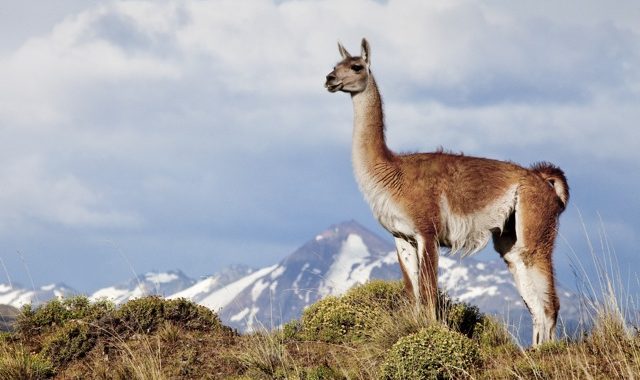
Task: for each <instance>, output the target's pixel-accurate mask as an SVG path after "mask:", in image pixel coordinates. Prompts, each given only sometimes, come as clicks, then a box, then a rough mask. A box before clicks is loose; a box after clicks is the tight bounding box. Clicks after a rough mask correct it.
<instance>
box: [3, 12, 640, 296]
mask: <svg viewBox="0 0 640 380" xmlns="http://www.w3.org/2000/svg"><path fill="white" fill-rule="evenodd" d="M7 4H8V5H0V258H2V262H3V263H4V264H5V266H6V268H7V272H8V274H9V276H10V277H11V279H12V280H13V281H18V282H21V283H23V284H28V283H30V280H29V279H28V272H30V274H31V276H32V277H33V279H34V282H35V283H36V285H39V284H45V283H49V282H60V281H62V282H65V283H67V284H69V285H71V286H73V287H76V288H78V289H81V290H87V291H88V290H93V289H95V288H97V287H101V286H105V285H108V284H111V283H114V282H119V281H122V280H125V279H127V278H128V277H130V276H131V274H132V272H133V271H135V272H138V273H140V272H144V271H147V270H152V269H158V270H165V269H173V268H181V269H183V270H184V271H185V272H186V273H187V274H189V275H191V276H193V277H197V276H201V275H205V274H208V273H212V272H215V271H217V270H219V269H221V268H223V267H225V266H227V265H229V264H234V263H245V264H249V265H252V266H262V265H268V264H271V263H274V262H277V261H279V260H280V259H281V258H283V257H284V256H285V255H287V254H288V253H290V252H291V251H292V250H293V249H295V248H296V247H297V246H298V245H300V244H301V243H303V242H304V241H306V240H307V239H309V238H310V237H313V236H315V234H316V233H317V232H318V231H320V230H322V229H323V228H325V227H327V226H328V225H330V224H333V223H337V222H340V221H343V220H348V219H356V220H358V221H360V222H361V223H362V224H364V225H365V226H367V227H370V228H372V229H374V230H375V231H377V232H380V233H381V234H384V232H383V230H382V229H381V228H379V227H378V226H377V223H376V222H375V220H374V219H373V218H372V216H371V214H370V212H369V209H368V206H367V205H366V204H365V203H364V201H363V199H362V196H361V195H360V193H359V192H358V189H357V186H356V184H355V181H354V179H353V175H352V171H351V163H350V140H351V123H352V120H351V118H352V114H351V104H350V100H349V98H348V96H346V95H344V94H339V95H336V94H329V93H327V92H326V91H325V90H324V88H323V80H324V76H325V75H326V74H327V73H328V72H329V71H330V69H331V67H332V66H333V65H334V64H335V62H336V61H337V60H338V53H337V49H336V41H337V40H340V41H342V42H343V43H344V44H345V45H346V46H347V47H348V48H350V49H351V50H355V51H357V50H358V46H359V41H360V39H361V38H362V37H364V36H366V37H367V38H368V39H369V41H370V43H371V47H372V61H373V64H372V69H373V72H374V74H375V75H376V79H377V81H378V83H379V85H380V87H381V91H382V94H383V97H384V99H385V105H386V120H387V131H388V136H387V137H388V144H389V146H390V147H391V148H392V149H394V150H396V151H400V152H402V151H429V150H434V149H436V148H437V147H439V146H443V147H445V148H446V149H450V150H453V151H463V152H464V153H465V154H467V155H478V156H485V157H491V158H497V159H505V160H512V161H515V162H518V163H521V164H523V165H529V164H530V163H533V162H536V161H540V160H547V161H551V162H554V163H555V164H557V165H559V166H561V167H562V168H563V169H564V170H565V172H566V173H567V176H568V178H569V182H570V186H571V189H572V192H571V196H572V198H571V202H570V206H569V208H568V210H567V211H566V212H565V213H564V214H563V216H562V218H561V234H562V237H561V238H560V239H559V240H558V244H557V251H556V263H557V268H558V270H557V272H558V275H559V277H560V279H561V280H562V281H563V282H566V283H571V282H572V279H571V268H570V265H569V261H570V260H569V257H571V256H572V255H573V253H571V252H572V251H575V252H576V253H575V255H576V256H578V257H579V258H580V259H581V260H584V261H585V262H590V261H591V255H590V254H589V253H588V247H587V242H586V238H585V234H584V232H583V230H585V229H586V231H587V233H588V234H589V235H590V236H591V238H592V240H593V241H594V243H595V244H594V245H595V247H596V250H597V251H600V248H599V247H600V242H601V238H600V236H601V235H602V234H601V230H602V229H604V231H605V234H604V236H605V237H606V238H607V240H608V242H609V243H610V245H611V246H612V247H613V248H614V249H615V252H616V254H617V258H618V260H619V261H620V263H621V267H622V271H623V272H624V273H623V275H624V276H625V278H629V279H630V281H631V282H632V283H637V278H636V275H635V272H634V268H637V267H638V266H639V264H640V256H639V255H637V252H638V250H637V248H636V247H637V246H638V232H639V229H640V221H639V220H638V215H639V211H640V197H638V194H639V193H640V178H639V177H638V173H639V172H640V171H639V169H640V150H639V149H638V148H639V142H640V138H639V137H640V132H638V129H639V128H638V123H639V122H638V120H640V102H639V100H640V23H638V20H640V8H639V7H637V4H635V3H634V2H633V1H619V2H615V3H610V2H596V1H567V2H562V4H558V3H557V2H539V1H522V2H496V1H490V2H489V1H488V2H479V1H430V2H425V1H385V2H380V1H369V0H356V1H350V2H343V1H277V2H270V1H243V2H237V1H177V0H176V1H103V2H96V1H85V0H77V1H76V0H64V1H59V2H55V4H54V3H53V2H46V4H43V3H42V2H35V1H33V0H29V1H22V2H10V3H7ZM479 257H481V258H495V257H497V254H495V253H493V252H491V251H490V250H489V251H488V252H483V253H481V254H480V255H479ZM4 281H5V274H4V273H0V282H4Z"/></svg>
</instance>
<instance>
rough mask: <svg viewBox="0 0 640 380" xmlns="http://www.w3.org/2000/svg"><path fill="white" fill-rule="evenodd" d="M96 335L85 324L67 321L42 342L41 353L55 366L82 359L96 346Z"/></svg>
mask: <svg viewBox="0 0 640 380" xmlns="http://www.w3.org/2000/svg"><path fill="white" fill-rule="evenodd" d="M96 339H97V336H96V333H95V332H92V331H91V328H90V326H89V325H88V324H87V323H83V322H79V321H69V322H67V323H66V324H65V325H64V326H63V327H61V328H60V329H58V330H57V331H56V332H55V333H54V334H52V335H50V336H48V337H47V339H46V340H45V341H44V344H43V348H42V353H43V355H45V356H47V357H48V358H49V359H50V360H51V362H52V363H53V364H54V365H56V366H60V365H64V364H66V363H68V362H70V361H72V360H75V359H78V358H81V357H83V356H84V355H85V354H86V353H87V352H89V351H90V350H91V349H92V348H93V346H95V344H96Z"/></svg>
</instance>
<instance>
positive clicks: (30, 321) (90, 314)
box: [16, 296, 114, 337]
mask: <svg viewBox="0 0 640 380" xmlns="http://www.w3.org/2000/svg"><path fill="white" fill-rule="evenodd" d="M113 310H114V305H113V303H111V302H109V301H106V300H102V301H98V302H93V303H92V302H90V301H89V299H88V298H87V297H83V296H77V297H70V298H64V299H58V298H55V299H53V300H51V301H49V302H47V303H45V304H43V305H42V306H39V307H37V308H33V306H32V305H30V304H27V305H24V306H23V307H22V310H21V313H20V314H19V315H18V318H17V320H16V331H17V332H18V333H19V334H20V335H22V336H27V337H28V336H34V335H38V334H40V333H42V332H44V331H50V330H52V329H55V328H56V327H59V326H62V325H63V324H64V323H65V322H66V321H68V320H71V319H84V320H86V321H87V322H90V321H96V320H98V319H100V318H102V317H103V316H104V315H106V314H108V313H110V312H111V311H113Z"/></svg>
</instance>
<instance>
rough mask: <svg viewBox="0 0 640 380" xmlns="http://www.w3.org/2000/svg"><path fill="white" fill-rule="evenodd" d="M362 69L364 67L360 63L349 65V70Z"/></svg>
mask: <svg viewBox="0 0 640 380" xmlns="http://www.w3.org/2000/svg"><path fill="white" fill-rule="evenodd" d="M362 69H364V67H363V66H362V65H351V70H353V71H355V72H356V73H359V72H360V71H361V70H362Z"/></svg>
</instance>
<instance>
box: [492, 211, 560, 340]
mask: <svg viewBox="0 0 640 380" xmlns="http://www.w3.org/2000/svg"><path fill="white" fill-rule="evenodd" d="M525 205H526V203H525V202H522V199H520V200H519V201H518V204H517V205H516V211H515V213H514V214H513V215H511V217H510V218H509V220H508V221H507V224H506V225H505V229H504V230H503V232H502V233H501V234H500V233H497V232H496V233H494V246H495V248H496V250H497V251H498V252H499V253H500V255H501V256H502V258H503V259H504V261H505V262H506V263H507V266H508V267H509V271H510V272H511V274H512V275H513V278H514V280H515V283H516V287H517V288H518V291H519V292H520V295H521V296H522V299H523V300H524V302H525V304H526V306H527V308H528V309H529V312H530V313H531V317H532V319H533V339H532V342H533V345H534V346H536V345H539V344H541V343H544V342H546V341H549V340H553V339H555V329H556V320H557V316H558V309H559V307H560V306H559V303H558V298H557V296H556V291H555V284H554V280H553V267H552V263H551V254H552V250H553V242H554V239H555V236H556V227H557V221H556V217H550V218H542V219H544V220H540V219H541V218H540V215H535V216H536V217H537V218H536V217H532V215H531V211H532V210H531V209H530V207H531V206H529V205H527V206H525Z"/></svg>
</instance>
